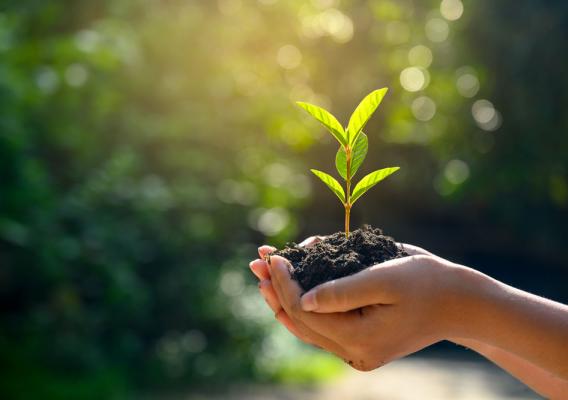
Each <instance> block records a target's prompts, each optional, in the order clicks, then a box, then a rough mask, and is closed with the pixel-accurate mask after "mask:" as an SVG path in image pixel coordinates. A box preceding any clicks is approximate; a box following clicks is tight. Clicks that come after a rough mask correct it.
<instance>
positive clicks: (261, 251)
mask: <svg viewBox="0 0 568 400" xmlns="http://www.w3.org/2000/svg"><path fill="white" fill-rule="evenodd" d="M275 251H276V247H272V246H268V245H266V244H265V245H262V246H260V247H259V248H258V255H259V257H260V258H262V259H264V258H265V257H266V256H267V255H269V254H270V253H274V252H275Z"/></svg>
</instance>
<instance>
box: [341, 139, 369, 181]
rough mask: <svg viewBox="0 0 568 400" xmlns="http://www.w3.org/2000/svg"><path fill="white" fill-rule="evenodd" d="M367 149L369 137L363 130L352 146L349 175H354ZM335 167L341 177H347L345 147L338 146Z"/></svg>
mask: <svg viewBox="0 0 568 400" xmlns="http://www.w3.org/2000/svg"><path fill="white" fill-rule="evenodd" d="M368 150H369V139H368V138H367V135H365V134H364V133H363V132H361V134H360V135H359V137H358V138H357V141H356V142H355V146H353V151H352V154H351V157H352V159H351V177H353V176H355V174H356V173H357V170H359V167H360V166H361V164H362V163H363V160H365V157H366V156H367V151H368ZM335 167H336V169H337V172H338V173H339V175H341V177H342V178H343V179H347V153H346V152H345V147H343V146H342V147H339V150H337V153H336V154H335Z"/></svg>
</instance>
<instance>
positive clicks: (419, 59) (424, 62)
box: [408, 44, 433, 68]
mask: <svg viewBox="0 0 568 400" xmlns="http://www.w3.org/2000/svg"><path fill="white" fill-rule="evenodd" d="M432 59H433V55H432V50H430V49H429V48H428V47H426V46H424V45H421V44H419V45H418V46H414V47H413V48H411V49H410V51H409V52H408V62H409V63H410V64H411V65H415V66H418V67H422V68H428V67H429V66H430V64H432Z"/></svg>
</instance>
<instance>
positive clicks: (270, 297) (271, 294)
mask: <svg viewBox="0 0 568 400" xmlns="http://www.w3.org/2000/svg"><path fill="white" fill-rule="evenodd" d="M258 288H259V290H260V294H261V295H262V297H264V300H266V303H267V304H268V306H269V307H270V308H271V309H272V311H273V312H274V315H276V314H278V312H280V310H282V305H281V304H280V299H278V295H277V294H276V292H275V291H274V287H273V286H272V282H271V281H270V280H268V279H266V280H262V281H260V283H259V284H258Z"/></svg>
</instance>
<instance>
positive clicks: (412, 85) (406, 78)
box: [400, 67, 428, 92]
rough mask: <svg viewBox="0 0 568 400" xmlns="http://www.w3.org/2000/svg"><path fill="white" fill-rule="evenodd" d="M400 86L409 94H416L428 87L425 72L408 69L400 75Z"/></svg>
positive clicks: (416, 68) (412, 68) (415, 68)
mask: <svg viewBox="0 0 568 400" xmlns="http://www.w3.org/2000/svg"><path fill="white" fill-rule="evenodd" d="M400 84H401V85H402V87H403V88H404V89H405V90H407V91H409V92H417V91H419V90H422V89H424V88H425V87H426V86H427V85H428V77H427V71H426V70H423V69H420V68H418V67H408V68H405V69H403V70H402V72H401V73H400Z"/></svg>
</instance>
